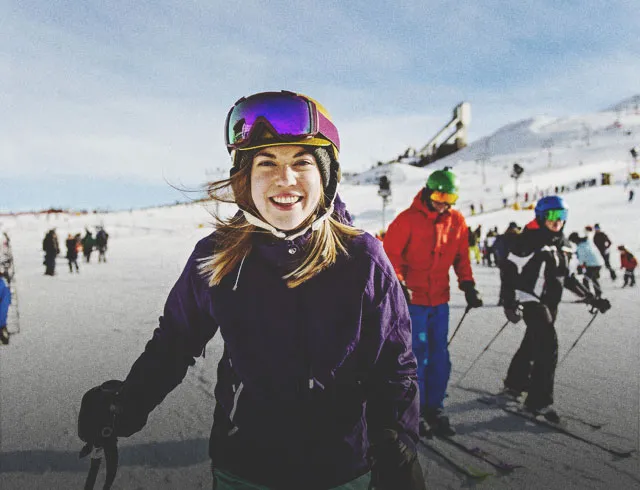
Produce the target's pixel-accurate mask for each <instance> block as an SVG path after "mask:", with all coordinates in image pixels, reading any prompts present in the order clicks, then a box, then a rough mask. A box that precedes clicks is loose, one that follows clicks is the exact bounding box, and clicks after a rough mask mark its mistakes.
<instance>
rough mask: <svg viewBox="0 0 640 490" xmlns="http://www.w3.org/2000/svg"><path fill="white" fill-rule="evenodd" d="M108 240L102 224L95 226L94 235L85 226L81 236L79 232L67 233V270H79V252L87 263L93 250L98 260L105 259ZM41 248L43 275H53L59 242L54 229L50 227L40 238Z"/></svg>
mask: <svg viewBox="0 0 640 490" xmlns="http://www.w3.org/2000/svg"><path fill="white" fill-rule="evenodd" d="M108 241H109V234H108V233H107V231H106V230H105V229H104V227H103V226H97V227H96V235H95V237H94V236H93V233H92V232H91V231H90V230H89V229H88V228H85V234H84V236H82V237H81V234H80V233H76V234H75V235H74V234H72V233H69V234H68V235H67V239H66V242H65V246H66V249H67V253H66V256H65V257H66V259H67V262H68V265H69V272H70V273H73V271H74V270H75V271H76V273H79V272H80V266H79V265H78V256H79V254H80V253H82V255H83V256H84V260H85V262H86V263H87V264H88V263H89V262H91V254H92V253H93V251H94V250H97V251H98V262H106V261H107V255H106V253H107V243H108ZM42 250H43V251H44V262H43V265H44V266H45V271H44V273H45V275H47V276H54V275H55V270H56V258H57V257H58V255H60V243H59V241H58V235H57V233H56V229H55V228H52V229H50V230H48V231H47V233H46V234H45V237H44V239H43V240H42Z"/></svg>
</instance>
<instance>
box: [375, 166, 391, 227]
mask: <svg viewBox="0 0 640 490" xmlns="http://www.w3.org/2000/svg"><path fill="white" fill-rule="evenodd" d="M378 186H379V187H380V188H379V189H378V195H379V196H380V197H381V198H382V231H385V230H386V223H385V212H386V209H387V203H388V202H389V199H390V198H391V182H390V181H389V177H387V176H386V175H382V176H381V177H380V179H379V180H378Z"/></svg>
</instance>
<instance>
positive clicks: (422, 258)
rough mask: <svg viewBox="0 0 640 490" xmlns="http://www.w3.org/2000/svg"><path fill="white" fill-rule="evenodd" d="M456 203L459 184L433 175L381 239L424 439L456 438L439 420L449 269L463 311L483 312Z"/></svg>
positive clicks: (447, 174)
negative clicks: (408, 330) (402, 311)
mask: <svg viewBox="0 0 640 490" xmlns="http://www.w3.org/2000/svg"><path fill="white" fill-rule="evenodd" d="M457 199H458V179H457V177H456V176H455V175H454V174H453V172H451V171H450V170H449V169H447V168H445V169H443V170H436V171H434V172H432V173H431V175H429V178H428V179H427V182H426V185H425V187H423V188H422V189H421V190H420V191H419V192H418V194H417V195H416V196H415V198H414V199H413V203H412V204H411V206H410V207H409V208H408V209H406V210H404V211H403V212H401V213H400V214H399V215H398V216H397V217H396V219H395V220H394V221H393V222H392V223H391V224H390V225H389V229H388V230H387V236H386V237H385V239H384V249H385V251H386V252H387V255H388V256H389V260H391V264H393V267H394V269H395V271H396V274H397V275H398V278H399V279H400V281H401V283H402V284H403V286H404V288H405V290H406V291H407V293H406V294H407V296H408V302H409V314H410V315H411V324H412V329H413V340H412V342H413V352H414V353H415V355H416V358H417V360H418V385H419V386H420V412H421V416H422V417H421V420H420V432H421V433H422V434H423V435H425V434H426V433H427V432H428V430H429V429H430V430H431V431H433V433H435V434H436V435H443V436H452V435H454V434H455V430H454V429H453V428H452V427H451V425H450V422H449V417H447V416H446V415H444V399H445V396H446V392H447V385H448V383H449V377H450V375H451V360H450V357H449V349H448V345H447V338H448V333H449V299H450V295H449V271H450V269H451V267H453V269H454V271H455V273H456V275H457V276H458V287H459V288H460V290H462V291H464V293H465V299H466V302H467V305H468V307H469V308H478V307H480V306H482V299H481V297H480V293H479V292H478V290H477V289H476V286H475V281H474V278H473V271H472V269H471V262H470V259H469V251H468V246H469V242H468V236H469V233H468V228H467V223H466V222H465V219H464V217H463V215H462V213H461V212H460V211H458V210H455V209H452V206H453V205H454V204H455V202H456V200H457ZM476 246H477V245H476ZM427 426H428V428H427Z"/></svg>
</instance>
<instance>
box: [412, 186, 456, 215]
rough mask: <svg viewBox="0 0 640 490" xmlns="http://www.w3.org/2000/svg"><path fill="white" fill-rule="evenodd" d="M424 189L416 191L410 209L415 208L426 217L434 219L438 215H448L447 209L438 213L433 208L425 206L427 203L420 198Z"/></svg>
mask: <svg viewBox="0 0 640 490" xmlns="http://www.w3.org/2000/svg"><path fill="white" fill-rule="evenodd" d="M423 191H424V189H420V190H419V191H418V193H417V194H416V196H415V197H414V198H413V202H412V203H411V206H410V207H411V209H415V210H416V211H419V212H421V213H422V214H424V215H426V216H427V218H429V219H432V220H435V219H437V218H438V216H447V215H449V214H450V213H449V210H447V211H445V212H444V213H442V214H440V213H438V212H437V211H435V210H431V209H429V206H427V204H426V203H425V202H424V201H423V200H422V193H423Z"/></svg>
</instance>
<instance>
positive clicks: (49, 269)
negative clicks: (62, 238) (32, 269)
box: [42, 228, 60, 276]
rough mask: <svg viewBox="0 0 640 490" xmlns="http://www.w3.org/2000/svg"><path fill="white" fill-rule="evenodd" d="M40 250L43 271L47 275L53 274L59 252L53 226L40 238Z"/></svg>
mask: <svg viewBox="0 0 640 490" xmlns="http://www.w3.org/2000/svg"><path fill="white" fill-rule="evenodd" d="M42 250H43V251H44V266H45V270H44V273H45V275H47V276H54V275H55V273H56V257H57V256H58V254H59V253H60V244H59V243H58V235H57V234H56V230H55V228H52V229H51V230H49V231H48V232H47V234H46V235H45V237H44V239H43V240H42Z"/></svg>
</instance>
